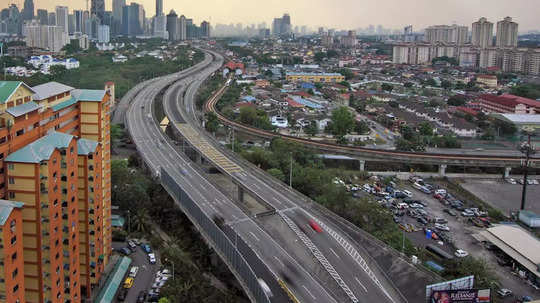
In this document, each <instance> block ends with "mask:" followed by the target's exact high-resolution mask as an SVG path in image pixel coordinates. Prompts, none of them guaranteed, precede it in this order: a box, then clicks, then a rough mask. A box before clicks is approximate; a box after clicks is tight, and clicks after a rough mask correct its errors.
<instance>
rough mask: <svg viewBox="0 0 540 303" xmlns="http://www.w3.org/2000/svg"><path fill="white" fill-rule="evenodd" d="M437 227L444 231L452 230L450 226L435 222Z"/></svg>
mask: <svg viewBox="0 0 540 303" xmlns="http://www.w3.org/2000/svg"><path fill="white" fill-rule="evenodd" d="M435 228H436V229H439V230H444V231H450V227H448V226H447V225H444V224H439V223H435Z"/></svg>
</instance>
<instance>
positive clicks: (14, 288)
mask: <svg viewBox="0 0 540 303" xmlns="http://www.w3.org/2000/svg"><path fill="white" fill-rule="evenodd" d="M17 290H19V284H15V286H13V292H14V293H15V292H17Z"/></svg>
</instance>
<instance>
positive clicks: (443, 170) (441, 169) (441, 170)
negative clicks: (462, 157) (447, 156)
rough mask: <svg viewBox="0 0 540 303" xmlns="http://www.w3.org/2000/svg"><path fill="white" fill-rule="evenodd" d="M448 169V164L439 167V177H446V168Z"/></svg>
mask: <svg viewBox="0 0 540 303" xmlns="http://www.w3.org/2000/svg"><path fill="white" fill-rule="evenodd" d="M447 167H448V165H446V164H441V165H439V176H441V177H444V176H445V175H446V168H447Z"/></svg>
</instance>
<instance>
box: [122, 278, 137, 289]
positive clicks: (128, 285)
mask: <svg viewBox="0 0 540 303" xmlns="http://www.w3.org/2000/svg"><path fill="white" fill-rule="evenodd" d="M134 281H135V280H134V279H133V278H132V277H128V278H126V280H125V281H124V288H131V287H132V286H133V282H134Z"/></svg>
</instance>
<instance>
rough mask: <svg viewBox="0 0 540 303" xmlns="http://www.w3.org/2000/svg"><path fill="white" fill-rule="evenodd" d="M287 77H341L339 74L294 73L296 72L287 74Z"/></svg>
mask: <svg viewBox="0 0 540 303" xmlns="http://www.w3.org/2000/svg"><path fill="white" fill-rule="evenodd" d="M287 76H335V77H338V76H342V75H341V74H339V73H296V72H287Z"/></svg>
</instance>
